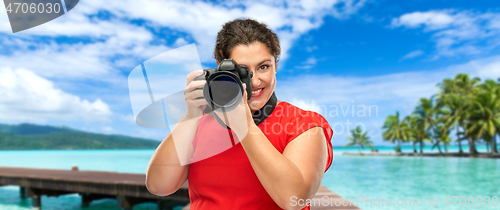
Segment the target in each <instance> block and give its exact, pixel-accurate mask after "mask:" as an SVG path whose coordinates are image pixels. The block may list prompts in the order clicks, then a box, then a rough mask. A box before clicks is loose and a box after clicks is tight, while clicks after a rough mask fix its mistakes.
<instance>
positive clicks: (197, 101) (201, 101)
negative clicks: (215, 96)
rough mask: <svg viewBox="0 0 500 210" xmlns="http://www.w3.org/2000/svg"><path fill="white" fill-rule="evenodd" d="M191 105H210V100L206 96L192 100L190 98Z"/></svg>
mask: <svg viewBox="0 0 500 210" xmlns="http://www.w3.org/2000/svg"><path fill="white" fill-rule="evenodd" d="M187 103H189V104H190V105H192V106H193V107H200V106H206V105H208V102H207V100H205V99H204V98H202V99H192V100H188V102H187Z"/></svg>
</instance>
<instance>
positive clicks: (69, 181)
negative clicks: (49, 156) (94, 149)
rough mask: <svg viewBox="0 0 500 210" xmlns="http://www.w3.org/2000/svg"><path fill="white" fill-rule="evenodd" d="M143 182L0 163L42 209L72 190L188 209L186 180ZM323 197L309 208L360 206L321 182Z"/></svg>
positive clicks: (121, 202) (9, 180) (2, 175)
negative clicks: (169, 187) (46, 200)
mask: <svg viewBox="0 0 500 210" xmlns="http://www.w3.org/2000/svg"><path fill="white" fill-rule="evenodd" d="M145 182H146V175H145V174H131V173H117V172H102V171H78V170H56V169H34V168H13V167H0V186H4V185H16V186H19V187H20V196H21V197H22V198H28V197H29V198H32V201H31V203H32V208H33V209H42V200H41V197H42V196H44V195H45V196H56V197H58V196H60V195H66V194H75V193H78V194H79V195H80V196H81V199H82V206H88V205H90V203H91V202H92V201H94V200H98V199H104V198H114V199H116V200H117V205H118V207H120V208H122V209H124V210H131V209H132V208H133V206H134V205H136V204H140V203H145V202H153V203H157V204H158V209H160V210H164V209H168V210H170V209H173V207H175V206H185V207H184V208H183V209H185V210H188V209H189V193H188V185H187V182H186V184H184V185H183V186H182V187H181V188H180V189H179V190H178V191H177V192H175V193H174V194H172V195H169V196H156V195H153V194H151V193H150V192H149V191H148V190H147V188H146V185H145ZM325 196H326V197H325ZM324 197H325V198H328V199H329V200H330V201H331V202H329V204H331V205H329V206H325V205H320V206H314V205H311V209H317V210H320V209H321V210H326V209H353V210H357V209H359V208H358V207H356V206H354V205H352V204H351V203H349V201H348V200H345V199H343V198H342V197H340V196H339V195H337V194H335V193H333V192H332V191H330V190H328V189H327V188H325V187H324V186H321V187H320V189H319V190H318V192H317V193H316V195H315V196H314V199H318V200H322V199H323V198H324ZM335 201H337V202H335ZM324 203H325V202H324ZM340 203H342V204H344V205H340ZM345 204H349V205H345Z"/></svg>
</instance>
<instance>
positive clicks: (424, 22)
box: [391, 10, 500, 59]
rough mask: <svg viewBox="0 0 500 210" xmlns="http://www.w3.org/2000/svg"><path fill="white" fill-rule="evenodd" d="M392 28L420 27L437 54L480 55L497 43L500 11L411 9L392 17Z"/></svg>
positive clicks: (499, 28) (496, 45) (499, 33)
mask: <svg viewBox="0 0 500 210" xmlns="http://www.w3.org/2000/svg"><path fill="white" fill-rule="evenodd" d="M391 26H392V27H408V28H423V30H424V32H427V33H431V34H432V37H433V39H434V41H435V42H436V48H437V55H436V56H435V57H434V58H435V59H436V58H439V57H441V56H458V55H470V54H480V53H483V52H488V51H491V50H492V49H494V48H497V47H498V46H499V45H500V13H491V12H487V13H478V12H472V11H457V10H433V11H427V12H413V13H408V14H404V15H401V16H400V17H399V18H394V19H393V20H392V24H391Z"/></svg>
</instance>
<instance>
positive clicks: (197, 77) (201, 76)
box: [193, 71, 207, 81]
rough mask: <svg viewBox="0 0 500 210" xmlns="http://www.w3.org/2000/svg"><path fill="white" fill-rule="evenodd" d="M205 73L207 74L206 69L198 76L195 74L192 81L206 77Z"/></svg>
mask: <svg viewBox="0 0 500 210" xmlns="http://www.w3.org/2000/svg"><path fill="white" fill-rule="evenodd" d="M206 75H207V72H206V71H203V74H202V75H200V76H196V77H195V78H194V80H193V81H197V80H205V79H206V78H205V76H206Z"/></svg>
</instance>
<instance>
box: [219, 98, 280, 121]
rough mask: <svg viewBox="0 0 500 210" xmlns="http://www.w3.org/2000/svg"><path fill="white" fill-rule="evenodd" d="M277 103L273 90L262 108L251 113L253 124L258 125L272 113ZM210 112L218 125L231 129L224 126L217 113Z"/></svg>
mask: <svg viewBox="0 0 500 210" xmlns="http://www.w3.org/2000/svg"><path fill="white" fill-rule="evenodd" d="M277 104H278V98H277V97H276V94H275V93H274V92H273V94H272V95H271V98H269V100H268V101H267V103H266V104H265V105H264V106H263V107H262V108H260V109H259V110H257V111H255V113H253V115H252V118H253V121H254V122H255V124H256V125H259V124H260V123H262V122H264V120H265V119H266V118H267V117H269V115H271V113H273V111H274V108H275V107H276V105H277ZM211 114H213V115H214V117H215V119H216V120H217V122H218V123H219V125H221V126H222V127H223V128H226V129H231V128H228V127H227V126H226V124H225V123H224V121H222V120H221V119H220V118H219V116H217V114H215V113H214V112H212V113H211Z"/></svg>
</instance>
